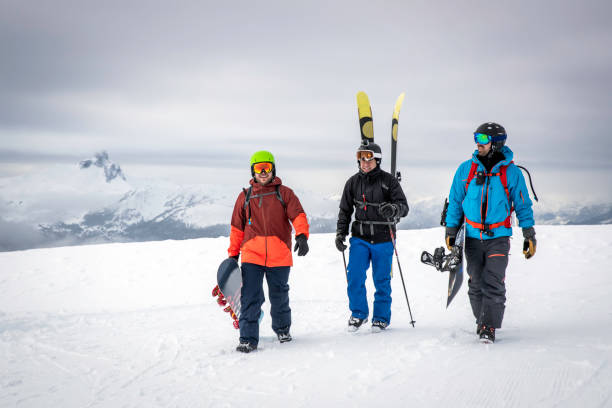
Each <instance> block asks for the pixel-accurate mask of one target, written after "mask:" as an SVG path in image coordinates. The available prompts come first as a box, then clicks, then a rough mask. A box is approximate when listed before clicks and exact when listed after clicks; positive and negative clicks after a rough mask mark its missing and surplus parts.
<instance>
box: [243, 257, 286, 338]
mask: <svg viewBox="0 0 612 408" xmlns="http://www.w3.org/2000/svg"><path fill="white" fill-rule="evenodd" d="M241 269H242V290H241V295H240V301H241V307H240V320H239V324H240V341H247V342H249V343H251V344H253V345H257V344H258V343H259V315H260V314H261V305H263V302H264V301H265V296H264V290H263V278H264V276H265V277H266V281H267V282H268V295H269V297H270V316H271V318H272V330H274V332H275V333H281V332H285V333H286V332H288V331H289V327H290V326H291V308H290V307H289V283H288V281H289V270H290V269H291V268H290V267H289V266H277V267H266V266H262V265H256V264H252V263H243V264H242V268H241Z"/></svg>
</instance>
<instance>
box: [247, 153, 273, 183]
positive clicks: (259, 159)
mask: <svg viewBox="0 0 612 408" xmlns="http://www.w3.org/2000/svg"><path fill="white" fill-rule="evenodd" d="M263 162H267V163H272V177H276V163H274V156H273V155H272V153H270V152H269V151H267V150H260V151H258V152H255V153H253V155H252V156H251V176H253V177H255V172H254V171H253V165H254V164H255V163H263Z"/></svg>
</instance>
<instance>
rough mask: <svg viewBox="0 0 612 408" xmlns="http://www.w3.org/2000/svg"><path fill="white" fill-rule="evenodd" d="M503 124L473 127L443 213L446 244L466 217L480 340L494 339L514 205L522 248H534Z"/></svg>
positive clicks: (526, 201) (524, 194)
mask: <svg viewBox="0 0 612 408" xmlns="http://www.w3.org/2000/svg"><path fill="white" fill-rule="evenodd" d="M506 138H507V135H506V130H505V129H504V128H503V126H501V125H499V124H497V123H493V122H488V123H484V124H482V125H480V126H479V127H478V129H476V132H474V141H475V142H476V146H477V150H476V151H474V154H473V155H472V158H471V159H470V160H467V161H465V162H463V163H462V164H461V165H460V166H459V168H458V169H457V172H456V173H455V177H454V179H453V184H452V186H451V190H450V195H449V205H448V212H447V214H446V246H447V247H448V248H449V249H451V248H452V247H453V246H454V244H455V236H456V235H457V231H458V230H459V227H460V226H461V224H462V223H463V222H464V221H465V223H466V230H465V232H466V235H465V236H466V238H465V255H466V259H467V273H468V275H469V277H470V279H469V280H468V286H469V289H468V295H469V297H470V304H471V306H472V312H473V313H474V317H476V324H477V329H476V332H477V334H478V335H479V337H480V339H481V341H483V342H488V343H492V342H494V341H495V329H498V328H500V327H501V325H502V320H503V317H504V309H505V303H506V286H505V283H504V281H505V278H506V267H507V266H508V253H509V251H510V236H511V235H512V225H511V214H512V211H513V210H514V211H516V217H517V219H518V222H519V226H520V227H521V228H522V229H523V237H524V243H523V254H524V255H525V258H527V259H529V258H531V257H532V256H533V255H534V254H535V251H536V238H535V230H534V228H533V225H534V220H533V211H532V209H531V205H532V202H531V199H530V198H529V193H528V191H527V186H526V184H525V179H524V178H523V174H522V173H521V171H520V169H519V168H518V167H517V166H515V165H514V163H513V162H512V159H513V153H512V150H510V149H509V148H508V147H507V146H504V145H505V143H506Z"/></svg>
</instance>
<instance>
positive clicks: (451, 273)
mask: <svg viewBox="0 0 612 408" xmlns="http://www.w3.org/2000/svg"><path fill="white" fill-rule="evenodd" d="M447 208H448V200H446V201H445V203H444V209H443V210H442V220H441V221H440V224H441V225H446V210H447ZM464 245H465V223H463V224H461V227H460V228H459V231H457V236H456V237H455V245H454V246H453V249H452V251H451V252H450V253H449V254H446V253H445V251H444V247H439V248H436V249H435V250H434V253H433V255H432V254H430V253H429V252H427V251H423V253H422V254H421V262H423V263H424V264H425V265H430V266H433V267H434V268H436V270H438V271H440V272H448V294H447V298H446V308H448V306H449V305H450V303H451V302H452V301H453V299H454V298H455V295H457V293H458V292H459V289H461V284H462V283H463V247H464Z"/></svg>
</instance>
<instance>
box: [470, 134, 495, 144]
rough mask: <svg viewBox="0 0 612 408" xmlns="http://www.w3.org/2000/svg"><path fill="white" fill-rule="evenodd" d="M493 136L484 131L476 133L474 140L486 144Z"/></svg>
mask: <svg viewBox="0 0 612 408" xmlns="http://www.w3.org/2000/svg"><path fill="white" fill-rule="evenodd" d="M492 139H493V138H492V137H491V136H489V135H485V134H484V133H474V141H475V142H476V143H478V144H482V145H486V144H488V143H490V142H491V140H492Z"/></svg>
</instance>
